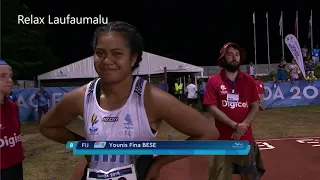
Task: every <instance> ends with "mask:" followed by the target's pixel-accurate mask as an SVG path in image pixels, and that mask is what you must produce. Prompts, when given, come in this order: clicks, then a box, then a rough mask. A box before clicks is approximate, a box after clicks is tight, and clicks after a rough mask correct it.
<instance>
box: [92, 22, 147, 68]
mask: <svg viewBox="0 0 320 180" xmlns="http://www.w3.org/2000/svg"><path fill="white" fill-rule="evenodd" d="M111 31H115V32H119V33H121V34H122V35H123V37H124V38H125V39H127V41H128V43H129V47H130V50H131V55H133V54H136V55H137V61H136V62H135V64H134V66H133V67H132V70H134V69H136V68H137V67H139V63H140V62H141V61H142V53H143V50H144V44H143V39H142V37H141V35H140V33H139V32H138V31H137V30H136V28H135V27H134V26H132V25H131V24H128V23H126V22H122V21H114V22H109V23H108V24H107V25H105V26H100V27H98V28H97V29H96V30H95V32H94V35H93V41H92V47H93V51H94V50H95V49H96V46H97V39H98V37H99V36H100V35H101V34H102V33H105V32H111Z"/></svg>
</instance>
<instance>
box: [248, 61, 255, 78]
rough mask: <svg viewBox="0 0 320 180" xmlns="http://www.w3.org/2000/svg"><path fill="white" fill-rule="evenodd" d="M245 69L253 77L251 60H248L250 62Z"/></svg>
mask: <svg viewBox="0 0 320 180" xmlns="http://www.w3.org/2000/svg"><path fill="white" fill-rule="evenodd" d="M247 71H248V74H250V76H252V77H253V78H254V67H253V63H252V62H250V64H249V65H248V66H247Z"/></svg>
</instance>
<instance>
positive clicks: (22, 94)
mask: <svg viewBox="0 0 320 180" xmlns="http://www.w3.org/2000/svg"><path fill="white" fill-rule="evenodd" d="M155 86H157V87H158V88H160V89H162V90H164V91H166V92H167V91H168V85H167V84H155ZM75 88H77V87H48V88H45V90H46V91H47V92H48V93H49V95H50V104H49V108H51V107H52V106H53V105H55V104H56V103H57V102H59V100H60V99H61V98H62V96H63V95H64V94H65V93H67V92H69V91H72V90H73V89H75ZM38 91H39V88H26V89H13V91H12V92H13V96H15V97H16V98H17V101H18V105H19V118H20V121H27V120H37V119H38V114H37V112H36V108H37V100H36V99H35V98H34V97H35V95H36V93H37V92H38Z"/></svg>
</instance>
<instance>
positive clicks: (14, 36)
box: [1, 0, 59, 80]
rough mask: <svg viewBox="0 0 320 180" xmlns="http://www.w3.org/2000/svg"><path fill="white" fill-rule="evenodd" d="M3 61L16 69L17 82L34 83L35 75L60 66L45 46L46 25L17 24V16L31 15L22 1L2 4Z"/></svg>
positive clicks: (8, 0)
mask: <svg viewBox="0 0 320 180" xmlns="http://www.w3.org/2000/svg"><path fill="white" fill-rule="evenodd" d="M1 5H2V14H3V15H4V14H5V16H2V18H1V59H3V60H5V61H7V62H8V63H9V64H10V65H11V66H12V67H13V70H14V76H15V79H24V80H27V79H29V80H33V79H34V77H35V76H37V75H39V74H41V73H44V72H47V71H48V70H51V69H52V68H53V67H56V66H57V65H58V64H59V60H58V59H57V58H56V57H55V56H54V55H53V53H52V51H51V48H50V47H48V46H47V45H46V43H45V42H46V41H45V36H46V33H47V29H46V26H45V25H26V24H18V15H24V16H30V14H31V12H30V10H29V8H28V6H26V5H24V4H22V3H21V2H20V0H7V1H2V4H1Z"/></svg>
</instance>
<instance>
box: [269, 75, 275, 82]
mask: <svg viewBox="0 0 320 180" xmlns="http://www.w3.org/2000/svg"><path fill="white" fill-rule="evenodd" d="M276 81H277V78H276V76H275V75H271V76H270V79H269V82H276Z"/></svg>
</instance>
